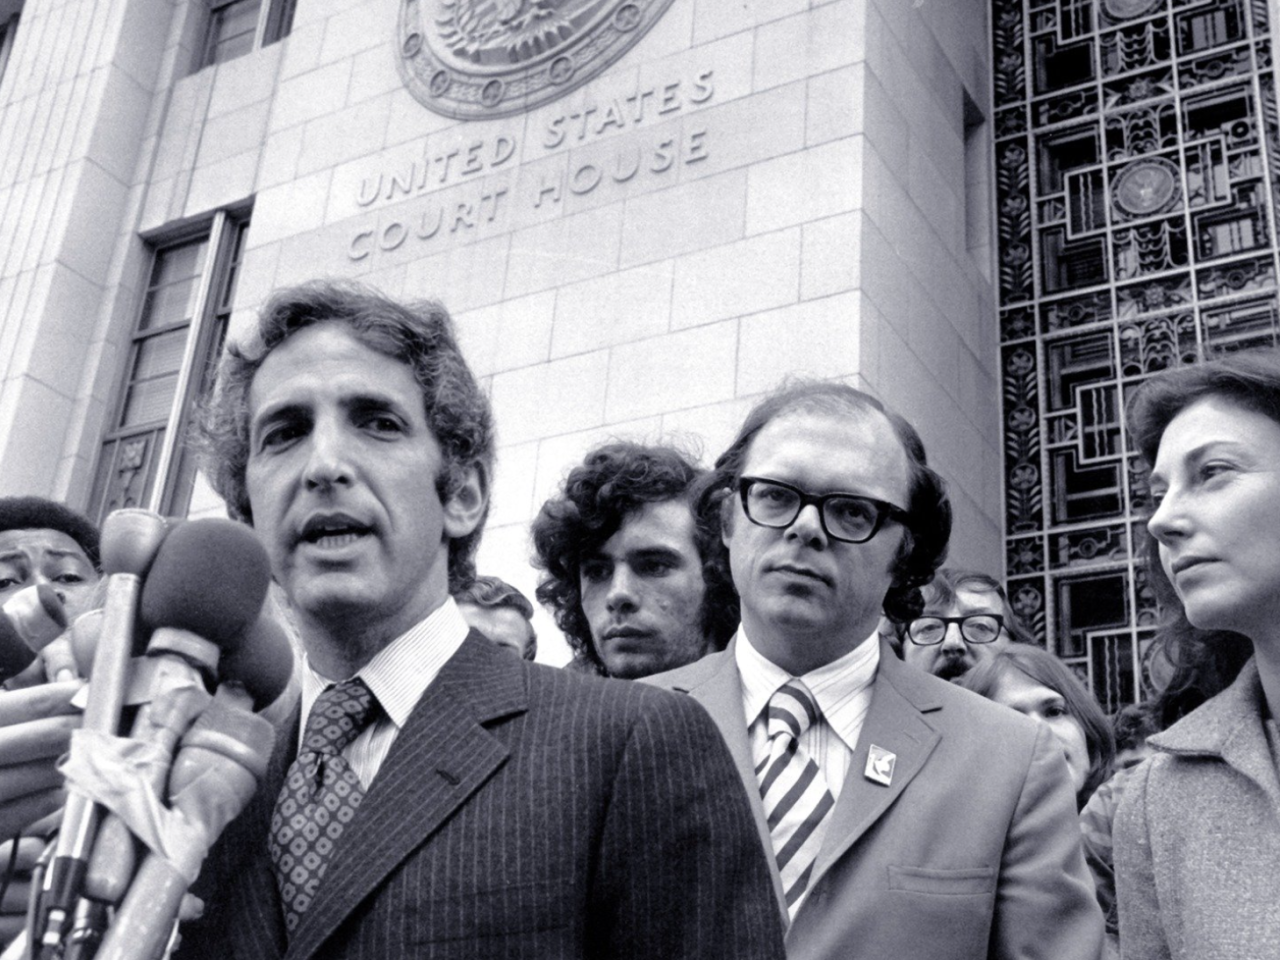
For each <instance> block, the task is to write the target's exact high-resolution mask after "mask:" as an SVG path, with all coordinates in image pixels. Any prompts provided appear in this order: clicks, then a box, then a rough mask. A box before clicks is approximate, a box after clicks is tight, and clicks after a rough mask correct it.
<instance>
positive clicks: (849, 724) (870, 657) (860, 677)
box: [733, 626, 880, 750]
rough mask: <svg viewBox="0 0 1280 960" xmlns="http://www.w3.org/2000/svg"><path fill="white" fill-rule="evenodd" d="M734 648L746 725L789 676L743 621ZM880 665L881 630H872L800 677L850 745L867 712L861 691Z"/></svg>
mask: <svg viewBox="0 0 1280 960" xmlns="http://www.w3.org/2000/svg"><path fill="white" fill-rule="evenodd" d="M733 650H734V657H735V658H736V660H737V664H738V674H739V676H741V678H742V707H743V710H744V712H745V713H746V719H747V726H748V727H750V726H751V725H752V724H753V723H755V721H756V718H757V717H759V716H760V714H761V712H763V710H764V708H765V707H766V706H767V705H768V703H769V698H770V697H772V696H773V695H774V693H776V692H777V691H778V688H780V687H781V686H783V685H784V684H785V683H787V682H788V681H790V680H792V679H793V677H792V676H791V674H789V673H787V671H785V670H783V669H782V668H781V667H780V666H778V665H777V664H776V663H774V662H773V661H772V660H769V659H767V658H766V657H765V656H764V655H763V654H761V653H760V651H759V650H757V649H756V648H755V646H754V645H753V644H752V643H751V638H750V637H748V636H747V633H746V630H744V629H743V628H742V627H741V626H739V627H738V634H737V642H736V643H735V644H734V645H733ZM879 666H880V642H879V636H878V634H877V633H874V632H873V633H872V634H871V636H870V637H868V638H867V639H866V640H864V641H863V642H862V643H860V644H858V645H857V646H856V647H854V648H853V649H852V650H850V651H849V652H848V653H846V654H845V655H844V656H842V657H840V658H839V659H837V660H833V661H831V662H830V663H828V664H826V665H824V666H821V667H818V668H817V669H816V670H810V671H809V672H808V673H806V674H805V675H804V676H802V677H800V678H799V679H800V680H801V681H802V682H803V683H804V685H805V686H806V687H808V688H809V692H810V693H812V694H813V698H814V699H815V700H817V701H818V708H819V709H820V710H821V711H822V716H823V719H825V720H826V722H827V725H828V726H829V727H831V729H832V730H833V731H835V733H836V735H837V736H839V737H840V739H841V741H842V742H843V743H844V744H845V746H847V747H848V748H849V749H850V750H853V749H855V748H856V747H857V745H858V735H859V733H860V732H861V730H862V721H863V719H864V718H865V717H866V712H867V705H866V703H865V702H863V700H864V699H865V698H862V697H859V694H862V693H863V692H864V691H866V690H867V689H868V688H869V687H870V686H871V684H872V683H873V682H874V681H875V678H876V670H877V669H878V668H879Z"/></svg>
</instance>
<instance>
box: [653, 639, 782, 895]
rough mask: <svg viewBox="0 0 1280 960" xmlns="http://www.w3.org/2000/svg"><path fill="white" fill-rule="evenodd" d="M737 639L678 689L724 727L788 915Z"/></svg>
mask: <svg viewBox="0 0 1280 960" xmlns="http://www.w3.org/2000/svg"><path fill="white" fill-rule="evenodd" d="M737 642H738V640H737V638H736V637H735V638H734V639H733V640H732V641H731V642H730V644H729V647H728V648H727V649H726V650H725V651H724V652H723V653H716V654H712V655H711V656H709V657H706V658H704V659H703V660H702V661H701V663H700V665H705V666H706V669H707V673H706V674H705V675H703V676H702V677H700V678H698V679H696V680H693V681H691V682H690V684H689V685H688V686H687V687H682V686H676V687H674V689H677V690H682V691H684V692H686V693H688V694H689V695H690V696H692V697H693V698H694V699H695V700H697V701H698V702H699V703H700V704H702V705H703V707H705V708H706V710H707V713H709V714H711V718H712V719H713V720H715V722H716V726H718V727H719V728H720V735H721V736H722V737H724V741H725V743H727V744H728V745H729V753H730V755H732V757H733V763H734V766H736V767H737V768H738V775H739V776H740V777H741V778H742V785H743V786H744V787H745V788H746V791H747V798H748V800H749V801H750V802H751V813H752V816H753V817H754V818H755V821H756V830H757V831H758V832H759V834H760V842H761V844H763V846H764V850H765V853H766V854H767V855H768V860H769V867H770V871H769V872H770V873H771V874H772V876H773V891H774V893H775V894H776V895H777V898H778V906H779V908H780V909H781V910H782V915H783V918H784V919H786V918H788V916H789V915H788V913H787V899H786V894H785V893H784V892H783V890H782V879H781V878H780V877H779V876H778V867H777V861H776V860H775V859H774V856H773V839H772V838H771V837H770V835H769V822H768V820H767V819H766V817H765V813H764V802H763V801H762V800H761V799H760V786H759V782H758V781H757V780H756V771H755V764H754V763H753V762H752V759H751V742H750V740H748V738H747V723H746V717H745V715H744V713H743V708H742V678H741V677H740V676H739V675H738V663H737V660H736V658H735V656H734V646H735V644H737Z"/></svg>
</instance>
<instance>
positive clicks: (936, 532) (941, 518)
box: [695, 380, 951, 622]
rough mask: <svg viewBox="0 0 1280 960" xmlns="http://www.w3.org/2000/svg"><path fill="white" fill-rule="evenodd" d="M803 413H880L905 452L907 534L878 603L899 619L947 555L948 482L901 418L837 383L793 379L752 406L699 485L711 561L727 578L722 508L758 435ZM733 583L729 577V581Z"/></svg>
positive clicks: (914, 605) (916, 603) (912, 610)
mask: <svg viewBox="0 0 1280 960" xmlns="http://www.w3.org/2000/svg"><path fill="white" fill-rule="evenodd" d="M796 412H805V413H824V414H834V415H836V416H840V417H850V416H853V417H860V416H866V415H868V414H872V415H880V416H883V417H885V418H886V419H887V420H888V421H889V425H890V426H891V427H892V428H893V432H894V434H895V435H896V436H897V438H898V441H899V442H900V443H901V444H902V449H903V450H904V451H905V452H906V455H907V466H908V493H907V504H906V511H907V520H906V522H905V523H904V524H903V527H904V531H905V535H904V536H903V538H902V544H901V545H900V546H899V547H898V555H897V557H896V558H895V559H894V570H893V586H891V587H890V588H889V592H888V593H887V594H886V595H885V598H884V612H885V615H886V616H888V617H889V619H890V620H896V621H901V622H905V621H908V620H913V619H915V618H916V617H918V616H919V615H920V614H921V612H922V611H923V610H924V597H923V596H922V595H921V593H920V588H921V587H923V586H924V585H925V584H927V583H928V582H929V581H930V580H932V579H933V575H934V572H935V571H936V570H937V569H938V567H939V566H941V565H942V561H943V560H945V559H946V556H947V543H948V541H949V540H950V539H951V501H950V500H948V499H947V492H946V485H945V483H944V482H943V480H942V478H941V477H940V476H938V474H937V473H935V472H934V471H933V469H932V468H930V466H929V464H928V460H927V458H926V455H925V450H924V443H923V442H922V441H921V440H920V435H919V434H918V433H916V430H915V428H914V427H913V426H911V424H910V423H908V422H907V421H906V420H905V419H904V418H903V417H901V416H900V415H898V414H896V413H894V412H893V411H892V410H889V409H887V408H886V407H885V406H884V404H882V403H881V402H880V401H879V400H877V399H876V398H875V397H873V396H871V395H870V394H867V393H863V392H862V391H861V390H855V389H854V388H853V387H850V386H846V385H845V384H842V383H831V382H828V381H823V380H792V381H788V382H787V383H785V384H784V385H783V386H782V387H781V388H780V389H779V390H778V391H777V392H775V393H772V394H770V395H769V396H767V397H765V398H764V399H763V400H761V401H760V402H759V403H757V404H756V405H755V407H753V408H752V410H751V412H750V413H749V414H747V419H746V420H745V421H744V422H743V424H742V428H741V429H740V430H739V431H738V436H737V437H736V438H735V439H734V441H733V443H732V444H730V445H729V449H728V450H726V451H725V452H724V453H722V454H721V455H720V457H719V459H717V460H716V463H715V466H714V467H713V468H712V472H711V475H710V476H709V477H707V478H706V479H705V480H704V481H703V482H702V484H700V491H699V494H698V499H697V503H696V505H695V513H696V516H697V519H698V525H699V527H702V526H706V527H707V528H708V530H710V531H712V532H713V533H714V535H713V536H712V538H711V542H712V543H713V544H714V549H713V552H714V558H713V560H714V563H715V564H716V565H717V567H718V568H719V572H718V573H717V576H722V577H729V576H730V574H729V550H728V548H727V547H725V546H724V541H723V540H722V538H721V529H722V523H723V520H722V504H723V503H724V500H725V498H726V497H728V496H732V495H733V494H734V492H735V491H736V490H737V487H738V480H739V479H740V478H741V476H742V468H743V465H744V464H745V463H746V460H747V454H748V453H749V452H750V449H751V444H752V442H753V441H754V440H755V438H756V435H757V434H759V433H760V431H761V430H763V429H764V428H765V427H766V426H767V425H768V424H769V423H771V422H772V421H773V420H776V419H777V418H778V417H781V416H783V415H785V414H790V413H796ZM730 582H732V580H730Z"/></svg>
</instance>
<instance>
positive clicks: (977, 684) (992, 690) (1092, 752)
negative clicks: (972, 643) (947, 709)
mask: <svg viewBox="0 0 1280 960" xmlns="http://www.w3.org/2000/svg"><path fill="white" fill-rule="evenodd" d="M963 685H964V687H965V688H966V689H968V690H972V691H973V692H974V693H976V694H978V695H980V696H983V697H986V698H987V699H988V700H994V701H995V702H996V703H1002V704H1004V705H1005V706H1006V707H1012V708H1013V709H1014V710H1016V711H1018V712H1019V713H1021V714H1022V715H1023V716H1027V717H1031V718H1032V719H1033V720H1036V721H1038V722H1039V723H1040V724H1041V725H1042V726H1043V727H1044V728H1045V729H1046V730H1048V731H1049V732H1051V733H1052V734H1053V739H1054V742H1056V743H1057V744H1058V747H1059V749H1060V750H1061V751H1062V755H1063V757H1064V758H1065V759H1066V761H1067V769H1068V770H1069V771H1070V774H1071V786H1072V787H1073V788H1074V790H1075V794H1076V808H1077V809H1079V808H1081V807H1083V806H1084V804H1085V802H1086V801H1087V800H1088V799H1089V797H1090V796H1091V795H1092V794H1093V791H1094V790H1096V789H1097V788H1098V785H1099V784H1101V783H1102V782H1103V781H1104V780H1106V779H1107V778H1108V777H1109V776H1111V771H1112V769H1113V766H1112V765H1113V763H1114V761H1115V756H1116V744H1115V739H1114V738H1113V736H1112V734H1111V724H1110V723H1109V722H1108V721H1107V715H1106V714H1105V713H1103V712H1102V708H1101V707H1099V706H1098V702H1097V701H1096V700H1095V699H1094V698H1093V695H1092V694H1091V693H1089V691H1088V690H1086V689H1085V687H1084V684H1082V683H1081V682H1080V681H1079V679H1077V678H1076V675H1075V674H1074V673H1072V671H1071V668H1070V667H1068V666H1067V665H1066V664H1065V663H1063V662H1062V661H1061V660H1059V659H1058V658H1057V657H1055V656H1054V655H1053V654H1052V653H1050V652H1049V651H1047V650H1045V649H1043V648H1041V647H1037V646H1035V645H1034V644H1030V643H1022V644H1017V645H1013V646H1009V647H1006V648H1005V649H1004V650H1002V651H1000V652H999V653H998V654H996V655H995V656H994V657H992V658H990V659H989V660H985V661H983V662H982V663H980V664H978V666H976V667H974V669H973V670H971V671H970V672H969V673H968V675H967V676H966V677H965V678H964V681H963Z"/></svg>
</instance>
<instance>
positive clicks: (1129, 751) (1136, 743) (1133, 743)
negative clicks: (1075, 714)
mask: <svg viewBox="0 0 1280 960" xmlns="http://www.w3.org/2000/svg"><path fill="white" fill-rule="evenodd" d="M1160 729H1161V728H1160V726H1159V725H1158V724H1157V722H1156V718H1155V716H1154V714H1153V713H1152V711H1151V708H1150V707H1149V706H1148V705H1147V704H1145V703H1129V704H1125V705H1124V706H1123V707H1121V708H1120V709H1119V710H1117V711H1116V712H1115V716H1113V717H1112V718H1111V733H1112V735H1113V736H1114V737H1115V741H1116V762H1115V768H1116V770H1128V769H1129V768H1130V767H1136V766H1137V765H1138V764H1140V763H1141V762H1142V761H1143V760H1145V759H1147V757H1149V756H1151V747H1150V746H1149V745H1148V744H1147V738H1148V737H1149V736H1151V735H1152V734H1153V733H1159V732H1160Z"/></svg>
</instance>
